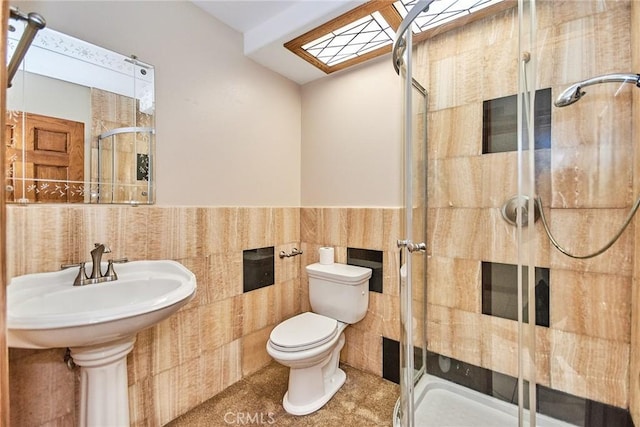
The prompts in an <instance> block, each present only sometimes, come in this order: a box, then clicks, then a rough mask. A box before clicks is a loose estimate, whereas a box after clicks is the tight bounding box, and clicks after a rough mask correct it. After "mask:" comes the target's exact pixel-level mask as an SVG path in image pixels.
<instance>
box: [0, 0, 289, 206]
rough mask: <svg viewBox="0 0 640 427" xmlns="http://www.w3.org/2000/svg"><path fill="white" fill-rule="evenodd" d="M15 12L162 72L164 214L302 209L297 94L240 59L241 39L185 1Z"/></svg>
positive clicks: (26, 5) (28, 6)
mask: <svg viewBox="0 0 640 427" xmlns="http://www.w3.org/2000/svg"><path fill="white" fill-rule="evenodd" d="M11 3H12V4H14V2H11ZM15 4H16V5H18V6H19V7H21V9H22V10H24V11H27V12H29V11H37V12H39V13H40V14H42V15H43V16H44V17H45V19H46V20H47V24H48V26H49V27H51V28H53V29H55V30H59V31H62V32H65V33H68V34H70V35H72V36H75V37H79V38H82V39H84V40H87V41H90V42H93V43H95V44H97V45H100V46H103V47H106V48H109V49H112V50H114V51H117V52H120V53H123V54H125V55H129V54H135V55H137V56H138V57H139V58H140V59H141V60H143V61H146V62H149V63H151V64H153V65H155V66H156V70H157V71H156V104H157V118H156V124H157V161H158V164H157V183H158V186H157V188H158V190H157V200H158V203H159V204H161V205H209V206H211V205H216V206H298V205H299V204H300V139H301V134H300V132H301V131H300V122H301V107H300V89H299V86H298V85H297V84H295V83H293V82H291V81H289V80H287V79H285V78H284V77H282V76H280V75H278V74H276V73H274V72H271V71H269V70H267V69H265V68H264V67H262V66H260V65H258V64H256V63H255V62H253V61H251V60H250V59H247V58H246V57H244V55H243V53H242V36H241V35H240V34H239V33H237V32H235V31H234V30H232V29H230V28H229V27H227V26H225V25H223V24H221V23H220V22H219V21H217V20H215V19H214V18H212V17H210V16H208V15H207V14H205V13H204V12H203V11H202V10H201V9H199V8H197V7H196V6H194V5H193V4H191V3H190V2H187V1H157V2H155V1H140V2H135V1H134V2H129V1H127V2H113V1H106V2H101V1H90V2H77V1H42V2H39V1H28V2H15Z"/></svg>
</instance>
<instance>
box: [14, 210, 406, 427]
mask: <svg viewBox="0 0 640 427" xmlns="http://www.w3.org/2000/svg"><path fill="white" fill-rule="evenodd" d="M7 214H8V218H7V230H8V231H7V248H8V255H7V267H8V275H9V277H14V276H18V275H21V274H27V273H33V272H38V271H51V270H57V269H58V268H59V266H60V264H63V263H71V262H78V261H81V260H86V259H87V258H88V253H89V250H90V249H91V248H92V246H93V243H95V242H106V243H107V244H108V245H109V246H110V248H111V250H112V256H113V257H117V258H119V257H123V256H126V257H128V258H129V259H130V260H137V259H174V260H177V261H179V262H181V263H183V264H184V265H185V266H187V267H188V268H189V269H191V270H192V271H193V272H194V273H195V274H196V277H197V281H198V291H197V296H196V298H195V299H194V300H193V301H192V302H190V303H189V304H188V305H187V306H185V307H184V308H183V309H182V310H180V311H179V312H178V313H177V314H176V315H174V316H173V317H171V318H169V319H168V320H166V321H164V322H163V323H161V324H159V325H157V326H156V327H153V328H151V329H147V330H146V331H143V332H141V333H139V334H138V336H137V341H136V344H135V346H134V350H133V352H132V353H131V354H130V355H129V357H128V361H127V362H128V374H129V405H130V412H131V423H132V425H139V426H149V425H152V426H159V425H164V424H166V423H167V422H168V421H170V420H172V419H174V418H176V417H177V416H178V415H180V414H183V413H184V412H186V411H188V410H189V409H191V408H193V407H195V406H197V405H198V404H199V403H201V402H203V401H205V400H207V399H208V398H210V397H212V396H214V395H215V394H217V393H218V392H220V391H222V390H223V389H224V388H226V387H227V386H229V385H231V384H232V383H234V382H236V381H238V380H239V379H241V378H242V377H243V376H245V375H248V374H250V373H252V372H254V371H256V370H257V369H259V368H261V367H262V366H264V365H266V364H267V363H268V362H269V361H270V360H271V359H270V357H269V356H268V354H267V353H266V350H265V345H266V342H267V340H268V338H269V333H270V332H271V329H272V328H273V327H274V326H275V325H276V324H278V323H279V322H280V321H282V320H283V319H285V318H288V317H291V316H293V315H294V314H297V313H299V312H301V311H304V310H308V309H309V303H308V291H307V288H306V286H304V284H305V283H306V280H307V277H306V273H305V272H304V269H303V268H300V266H304V265H307V264H311V263H314V262H318V260H319V257H318V249H319V248H320V247H321V246H334V247H335V249H336V262H343V263H344V262H346V259H347V247H354V248H362V249H373V250H378V251H382V253H383V272H384V277H383V282H384V286H383V289H384V293H378V292H371V293H370V303H369V311H368V313H367V316H366V318H365V319H364V320H363V321H362V322H360V323H358V324H357V325H354V326H352V327H349V328H347V331H346V336H347V343H346V345H345V347H344V349H343V351H342V358H343V361H344V362H346V363H348V364H349V365H351V366H354V367H356V368H360V369H363V370H365V371H368V372H372V373H375V374H377V375H382V336H386V337H391V338H393V339H396V340H398V339H399V334H400V331H399V317H398V316H399V308H398V281H397V275H396V274H395V273H394V272H396V271H397V270H398V267H397V260H396V256H395V255H397V249H396V248H395V243H394V242H395V241H396V240H397V235H398V230H399V225H400V209H396V208H387V209H367V208H356V209H350V208H337V209H333V208H302V209H300V208H190V207H167V208H165V207H155V206H140V207H124V206H74V207H70V206H54V205H49V206H44V205H43V206H29V207H22V206H15V205H13V206H9V207H8V209H7ZM372 230H379V232H371V231H372ZM267 246H274V249H275V253H276V254H277V253H279V252H280V251H285V252H287V253H289V252H291V250H292V249H293V248H294V247H297V248H299V249H302V250H303V254H302V255H299V256H295V257H291V258H283V259H280V258H279V257H277V256H276V257H275V258H274V259H275V261H274V262H275V284H274V285H272V286H266V287H263V288H260V289H256V290H252V291H250V292H246V293H243V273H242V268H243V264H242V258H243V251H244V250H247V249H256V248H263V247H267ZM109 257H110V256H107V258H109ZM301 283H302V284H303V285H302V286H301V285H300V284H301ZM63 357H64V349H54V350H21V349H13V348H12V349H10V392H11V425H12V426H18V427H19V426H28V427H33V426H42V425H69V426H71V425H75V421H74V420H75V416H76V413H77V410H78V408H76V406H75V401H76V396H77V393H78V387H79V376H78V372H77V371H70V370H68V369H67V367H66V365H65V364H64V363H63Z"/></svg>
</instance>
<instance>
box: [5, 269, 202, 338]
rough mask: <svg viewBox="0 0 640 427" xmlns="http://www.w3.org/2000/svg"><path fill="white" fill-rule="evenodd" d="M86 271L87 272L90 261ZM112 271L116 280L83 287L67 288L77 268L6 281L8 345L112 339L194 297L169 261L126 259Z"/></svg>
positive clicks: (192, 286) (186, 276)
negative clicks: (126, 260)
mask: <svg viewBox="0 0 640 427" xmlns="http://www.w3.org/2000/svg"><path fill="white" fill-rule="evenodd" d="M86 270H87V271H91V265H90V263H88V264H87V267H86ZM115 270H116V273H117V274H118V280H115V281H111V282H103V283H95V284H90V285H85V286H73V280H74V278H75V276H76V275H77V273H78V268H69V269H66V270H60V271H56V272H52V273H36V274H28V275H25V276H20V277H16V278H14V279H12V280H11V281H10V283H9V286H8V288H7V328H8V334H7V335H8V344H9V346H10V347H20V348H55V347H80V346H91V345H96V344H103V343H107V342H111V341H116V340H118V339H121V338H124V337H127V336H130V335H133V334H136V333H137V332H139V331H141V330H142V329H145V328H147V327H150V326H153V325H154V324H156V323H158V322H160V321H162V320H164V319H166V318H167V317H169V316H170V315H171V314H173V313H174V312H176V311H177V310H178V309H180V307H182V306H183V305H185V304H186V303H188V302H189V301H190V300H191V299H192V298H193V296H194V295H195V291H196V279H195V276H194V275H193V273H192V272H190V271H189V270H188V269H186V268H185V267H184V266H182V265H181V264H180V263H177V262H175V261H132V262H128V263H124V264H118V265H116V266H115ZM102 271H103V272H104V271H106V264H104V265H102Z"/></svg>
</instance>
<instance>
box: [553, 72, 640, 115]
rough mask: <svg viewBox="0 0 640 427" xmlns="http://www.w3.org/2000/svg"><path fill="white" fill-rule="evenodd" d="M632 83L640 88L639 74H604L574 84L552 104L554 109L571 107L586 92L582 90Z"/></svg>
mask: <svg viewBox="0 0 640 427" xmlns="http://www.w3.org/2000/svg"><path fill="white" fill-rule="evenodd" d="M615 82H622V83H634V84H635V85H636V86H637V87H640V74H623V73H617V74H605V75H603V76H598V77H592V78H590V79H587V80H584V81H581V82H578V83H575V84H573V85H571V86H569V87H568V88H566V89H565V90H564V92H562V93H561V94H560V96H558V98H557V99H556V100H555V102H554V103H553V104H554V105H555V106H556V107H566V106H567V105H571V104H573V103H574V102H578V101H580V98H582V97H583V96H584V95H585V94H586V92H584V91H583V90H582V88H584V87H587V86H591V85H596V84H600V83H615Z"/></svg>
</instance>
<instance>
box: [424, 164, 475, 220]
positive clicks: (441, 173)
mask: <svg viewBox="0 0 640 427" xmlns="http://www.w3.org/2000/svg"><path fill="white" fill-rule="evenodd" d="M485 159H486V157H480V156H466V157H453V158H448V159H440V160H434V161H432V162H430V164H429V172H430V176H429V182H430V183H431V184H430V186H429V195H428V198H429V200H430V203H429V205H430V206H431V207H432V208H444V207H452V208H477V207H481V206H482V204H483V203H482V196H483V194H482V188H483V177H484V174H483V165H484V161H485Z"/></svg>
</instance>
